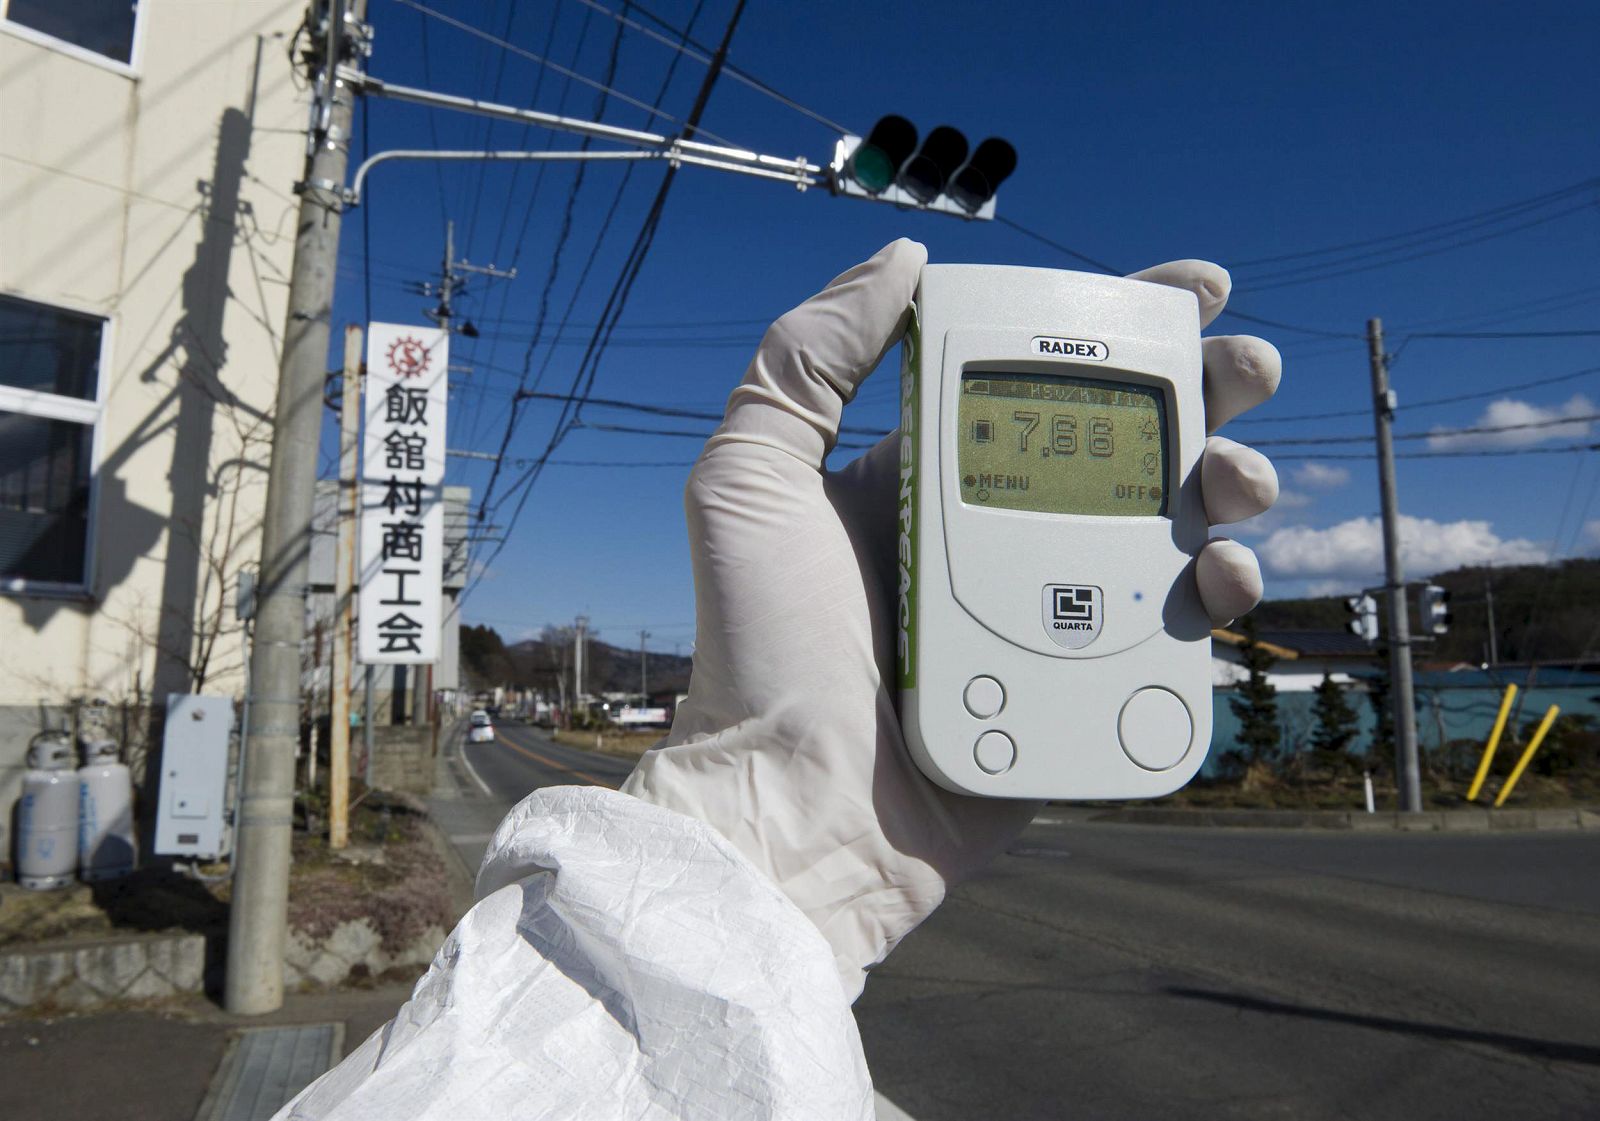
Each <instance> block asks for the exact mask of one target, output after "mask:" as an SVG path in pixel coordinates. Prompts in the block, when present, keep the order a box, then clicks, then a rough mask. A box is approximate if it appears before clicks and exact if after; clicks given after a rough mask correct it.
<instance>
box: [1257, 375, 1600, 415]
mask: <svg viewBox="0 0 1600 1121" xmlns="http://www.w3.org/2000/svg"><path fill="white" fill-rule="evenodd" d="M1593 374H1600V366H1588V367H1586V368H1584V369H1582V370H1574V371H1573V372H1572V373H1570V374H1557V375H1556V376H1555V377H1550V378H1535V379H1534V380H1532V381H1523V382H1515V383H1513V384H1511V385H1500V386H1495V387H1494V388H1492V389H1481V390H1475V391H1473V392H1471V393H1454V394H1451V395H1450V396H1448V397H1430V398H1428V399H1427V400H1425V401H1413V402H1411V403H1410V404H1400V405H1396V406H1395V410H1396V411H1397V412H1398V411H1399V410H1401V409H1423V408H1431V407H1433V406H1435V405H1454V404H1456V403H1458V402H1460V401H1481V400H1482V399H1483V398H1485V397H1498V396H1499V395H1500V394H1502V393H1513V392H1515V391H1516V390H1519V389H1537V388H1539V387H1540V386H1545V385H1556V384H1557V383H1559V382H1565V381H1574V380H1576V379H1577V378H1584V377H1589V376H1591V375H1593ZM1370 415H1371V410H1370V409H1341V410H1338V411H1335V412H1327V413H1297V414H1295V415H1293V416H1278V417H1269V416H1259V417H1240V418H1238V419H1237V420H1230V421H1229V422H1228V424H1229V425H1230V426H1232V425H1235V424H1288V423H1290V422H1293V421H1301V420H1333V419H1336V418H1339V417H1347V416H1370Z"/></svg>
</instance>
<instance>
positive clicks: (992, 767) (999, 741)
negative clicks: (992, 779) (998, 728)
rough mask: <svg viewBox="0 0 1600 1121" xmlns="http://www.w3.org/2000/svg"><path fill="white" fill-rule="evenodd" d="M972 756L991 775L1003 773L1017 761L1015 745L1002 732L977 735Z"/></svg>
mask: <svg viewBox="0 0 1600 1121" xmlns="http://www.w3.org/2000/svg"><path fill="white" fill-rule="evenodd" d="M972 757H973V758H974V759H976V760H977V762H978V766H980V767H982V768H983V769H984V770H985V771H987V772H988V773H989V774H991V775H1003V774H1005V773H1006V772H1007V771H1009V770H1010V769H1011V764H1013V763H1015V762H1016V761H1017V745H1016V744H1014V743H1012V742H1011V737H1010V736H1008V735H1006V734H1005V733H1004V732H985V733H983V735H981V736H979V737H978V745H977V747H975V748H973V749H972Z"/></svg>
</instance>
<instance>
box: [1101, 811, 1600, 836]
mask: <svg viewBox="0 0 1600 1121" xmlns="http://www.w3.org/2000/svg"><path fill="white" fill-rule="evenodd" d="M1087 820H1089V821H1094V822H1104V823H1107V824H1117V825H1181V826H1189V827H1212V828H1220V829H1322V830H1334V831H1344V832H1350V833H1377V832H1401V833H1502V832H1532V831H1543V830H1575V829H1600V809H1596V808H1593V807H1589V806H1576V807H1570V808H1566V809H1521V810H1517V809H1513V810H1489V809H1481V810H1480V809H1470V810H1424V811H1422V812H1421V813H1400V812H1398V811H1394V810H1388V811H1384V812H1382V813H1371V814H1369V813H1362V812H1361V811H1359V810H1181V809H1169V808H1165V807H1161V806H1148V807H1146V806H1125V807H1122V808H1120V809H1112V810H1104V811H1101V812H1098V813H1091V814H1090V815H1089V816H1088V818H1087Z"/></svg>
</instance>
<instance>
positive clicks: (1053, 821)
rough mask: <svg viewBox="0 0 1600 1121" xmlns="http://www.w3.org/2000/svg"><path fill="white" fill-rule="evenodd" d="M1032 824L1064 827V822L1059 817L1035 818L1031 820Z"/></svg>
mask: <svg viewBox="0 0 1600 1121" xmlns="http://www.w3.org/2000/svg"><path fill="white" fill-rule="evenodd" d="M1033 823H1034V824H1035V825H1065V824H1066V820H1065V819H1064V818H1059V817H1036V818H1034V819H1033Z"/></svg>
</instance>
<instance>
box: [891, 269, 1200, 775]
mask: <svg viewBox="0 0 1600 1121" xmlns="http://www.w3.org/2000/svg"><path fill="white" fill-rule="evenodd" d="M916 310H917V318H916V321H915V323H914V324H913V327H912V330H911V331H910V332H909V333H908V335H907V343H906V347H905V354H904V361H903V364H902V373H901V430H902V443H901V488H900V510H899V529H900V550H899V551H900V599H901V602H900V605H899V606H900V612H899V632H900V633H899V635H898V636H897V637H898V648H897V659H898V662H897V664H898V669H899V678H900V715H901V723H902V725H903V727H904V729H905V734H906V740H907V743H908V744H909V746H910V749H911V752H912V754H913V756H914V757H915V759H916V761H917V764H918V765H919V766H920V767H921V769H922V770H923V772H924V773H925V774H927V775H928V777H929V778H931V779H933V781H935V782H937V783H938V784H939V785H941V786H944V787H946V788H947V789H950V790H953V791H956V792H958V793H964V794H975V795H982V796H987V797H997V798H1048V799H1114V798H1149V797H1155V796H1159V795H1162V794H1167V793H1170V792H1171V791H1173V790H1176V789H1178V788H1179V787H1181V786H1183V784H1184V783H1186V782H1188V781H1189V779H1190V778H1192V777H1193V776H1194V774H1195V772H1196V771H1198V770H1199V768H1200V765H1201V763H1202V762H1204V760H1205V756H1206V752H1207V750H1208V748H1209V746H1210V742H1211V671H1210V658H1211V624H1210V622H1209V620H1208V618H1207V616H1206V613H1205V610H1204V608H1203V607H1202V605H1201V603H1200V597H1199V592H1198V590H1197V588H1196V586H1195V578H1194V557H1195V556H1196V554H1198V553H1199V551H1200V549H1201V548H1202V547H1203V546H1204V545H1205V543H1206V540H1207V525H1206V518H1205V507H1204V503H1203V501H1202V499H1201V494H1200V471H1199V462H1200V455H1201V452H1202V451H1203V450H1204V447H1205V414H1204V407H1203V399H1202V396H1201V357H1200V324H1199V309H1198V304H1197V301H1196V299H1195V297H1194V294H1193V293H1191V292H1187V291H1182V290H1179V289H1176V288H1169V287H1165V286H1161V285H1156V284H1149V283H1145V282H1142V281H1136V280H1124V279H1120V278H1113V277H1104V276H1094V275H1090V274H1085V273H1075V272H1066V271H1060V270H1054V269H1034V268H1018V267H1009V266H991V265H929V266H927V267H926V268H924V269H923V272H922V280H921V285H920V287H919V289H918V294H917V299H916ZM1042 338H1043V339H1060V340H1088V341H1090V342H1093V343H1098V344H1099V349H1096V348H1094V347H1088V348H1086V349H1087V351H1088V353H1089V354H1090V355H1091V356H1092V357H1090V358H1083V357H1062V356H1057V355H1045V354H1042V353H1040V351H1041V349H1043V348H1041V346H1040V344H1039V342H1038V341H1037V340H1040V339H1042ZM1058 349H1067V350H1071V349H1073V348H1070V347H1068V348H1058ZM1078 349H1080V350H1083V349H1085V348H1078ZM985 369H988V370H995V371H1005V372H1012V373H1018V374H1024V375H1029V374H1054V375H1067V376H1072V377H1081V378H1092V379H1095V380H1097V381H1108V382H1128V383H1131V384H1133V385H1137V386H1140V387H1144V388H1145V389H1147V390H1156V391H1158V392H1160V393H1161V394H1163V395H1164V397H1165V406H1166V416H1167V445H1166V465H1165V466H1166V473H1167V478H1166V480H1164V482H1165V486H1166V490H1167V509H1166V512H1165V514H1164V515H1148V516H1138V517H1127V516H1107V515H1080V514H1049V513H1034V512H1030V511H1022V510H1009V509H997V508H994V507H991V506H978V505H969V504H968V503H966V502H964V501H963V500H962V498H961V486H960V478H959V474H958V471H957V432H956V428H957V424H956V418H957V408H958V403H959V401H958V399H959V394H960V391H961V379H962V374H963V371H970V372H977V371H981V370H985ZM908 422H909V423H908ZM1061 585H1068V586H1072V587H1074V588H1088V589H1093V590H1095V591H1097V592H1098V596H1097V597H1095V596H1094V594H1093V592H1083V593H1081V595H1082V596H1083V597H1084V598H1085V599H1089V598H1095V600H1096V602H1095V603H1094V604H1093V607H1092V608H1089V609H1086V610H1096V611H1098V612H1099V613H1100V619H1099V622H1098V630H1097V631H1096V632H1095V633H1094V635H1093V637H1092V639H1090V640H1089V641H1088V642H1087V643H1086V644H1084V645H1082V646H1080V647H1078V648H1076V649H1073V648H1068V647H1066V646H1063V645H1062V644H1061V639H1060V638H1059V637H1058V636H1053V635H1052V630H1051V627H1052V623H1051V617H1052V606H1051V605H1052V602H1053V601H1052V597H1053V596H1054V595H1056V592H1055V591H1054V590H1053V589H1052V586H1061ZM1073 594H1079V593H1073ZM1058 610H1059V608H1058ZM997 701H998V702H999V709H998V711H997V712H993V713H992V714H990V710H991V709H993V708H994V707H995V704H996V702H997ZM1185 718H1186V719H1185ZM1185 724H1187V728H1185V727H1184V725H1185Z"/></svg>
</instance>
